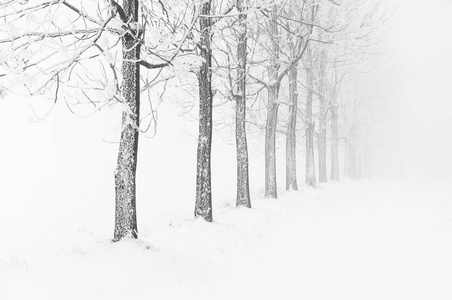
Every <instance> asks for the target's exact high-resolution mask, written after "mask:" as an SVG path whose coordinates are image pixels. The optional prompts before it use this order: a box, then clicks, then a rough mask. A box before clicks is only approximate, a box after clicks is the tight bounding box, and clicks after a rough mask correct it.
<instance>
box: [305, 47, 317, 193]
mask: <svg viewBox="0 0 452 300" xmlns="http://www.w3.org/2000/svg"><path fill="white" fill-rule="evenodd" d="M308 54H309V52H308ZM308 64H311V61H310V56H309V57H308ZM306 87H307V89H308V91H307V92H308V95H307V99H306V185H308V186H311V187H315V181H316V180H315V164H314V123H313V121H312V93H313V88H314V78H313V72H312V69H311V66H309V67H308V68H307V69H306Z"/></svg>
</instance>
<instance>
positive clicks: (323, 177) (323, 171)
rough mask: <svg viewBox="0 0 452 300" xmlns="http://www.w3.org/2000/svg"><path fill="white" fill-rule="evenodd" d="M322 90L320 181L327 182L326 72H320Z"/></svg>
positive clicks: (320, 106)
mask: <svg viewBox="0 0 452 300" xmlns="http://www.w3.org/2000/svg"><path fill="white" fill-rule="evenodd" d="M320 76H321V78H320V83H321V92H322V93H323V95H321V96H320V97H319V134H318V143H317V146H318V149H319V150H318V156H319V182H327V175H326V174H327V172H326V121H327V120H326V100H325V96H324V95H325V82H324V80H325V78H324V77H325V76H326V75H325V72H324V70H321V72H320Z"/></svg>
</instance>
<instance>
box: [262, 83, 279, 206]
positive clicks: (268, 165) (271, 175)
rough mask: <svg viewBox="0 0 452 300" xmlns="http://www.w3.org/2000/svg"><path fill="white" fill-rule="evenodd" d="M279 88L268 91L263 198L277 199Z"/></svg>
mask: <svg viewBox="0 0 452 300" xmlns="http://www.w3.org/2000/svg"><path fill="white" fill-rule="evenodd" d="M278 92H279V88H278V87H276V86H271V87H270V88H269V89H268V108H267V124H266V127H265V128H266V130H265V197H266V198H275V199H276V198H278V191H277V188H276V147H275V144H276V124H277V122H278V107H279V102H278Z"/></svg>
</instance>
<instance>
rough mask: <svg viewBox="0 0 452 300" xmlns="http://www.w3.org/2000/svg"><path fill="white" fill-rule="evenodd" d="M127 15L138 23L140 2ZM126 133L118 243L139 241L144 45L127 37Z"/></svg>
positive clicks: (128, 6) (129, 1) (119, 172)
mask: <svg viewBox="0 0 452 300" xmlns="http://www.w3.org/2000/svg"><path fill="white" fill-rule="evenodd" d="M123 3H124V4H123V8H124V12H125V14H126V16H127V18H129V19H130V18H131V21H132V22H137V20H138V1H137V0H124V2H123ZM122 47H123V59H124V61H123V64H122V74H123V83H122V97H123V101H124V107H125V109H124V111H123V113H122V132H121V141H120V144H119V154H118V162H117V166H116V171H115V190H116V212H115V231H114V241H119V240H121V239H123V238H137V236H138V230H137V213H136V183H135V181H136V180H135V176H136V169H137V155H138V131H139V129H138V127H139V120H140V69H139V66H138V64H137V63H136V61H137V60H138V59H140V45H139V44H137V43H135V41H134V38H133V37H132V36H131V35H129V34H126V35H124V36H123V38H122Z"/></svg>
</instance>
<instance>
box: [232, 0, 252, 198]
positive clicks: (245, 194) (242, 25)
mask: <svg viewBox="0 0 452 300" xmlns="http://www.w3.org/2000/svg"><path fill="white" fill-rule="evenodd" d="M247 2H248V1H247V0H237V8H238V11H239V13H240V14H239V16H238V27H239V29H238V30H239V32H238V43H237V60H238V65H239V66H238V72H237V75H238V76H237V77H238V78H237V95H236V97H235V99H236V147H237V206H246V207H251V199H250V187H249V174H248V144H247V140H246V99H247V94H246V53H247V35H248V29H247V27H248V25H247V14H246V13H244V12H245V11H246V10H247V9H248V3H247Z"/></svg>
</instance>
